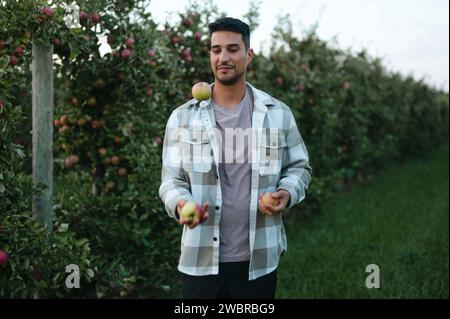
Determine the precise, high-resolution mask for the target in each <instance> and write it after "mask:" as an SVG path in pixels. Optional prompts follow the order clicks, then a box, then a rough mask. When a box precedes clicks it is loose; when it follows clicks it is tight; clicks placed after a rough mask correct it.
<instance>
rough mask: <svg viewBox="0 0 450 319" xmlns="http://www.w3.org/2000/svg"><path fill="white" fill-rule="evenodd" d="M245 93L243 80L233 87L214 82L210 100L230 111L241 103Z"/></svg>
mask: <svg viewBox="0 0 450 319" xmlns="http://www.w3.org/2000/svg"><path fill="white" fill-rule="evenodd" d="M245 91H246V87H245V81H244V80H242V81H239V82H238V83H236V84H233V85H223V84H222V83H220V82H219V81H215V82H214V88H213V91H212V98H213V100H214V102H215V103H216V104H218V105H220V106H222V107H225V108H227V109H232V108H233V107H234V106H236V105H237V104H239V103H240V102H241V101H242V99H243V98H244V96H245Z"/></svg>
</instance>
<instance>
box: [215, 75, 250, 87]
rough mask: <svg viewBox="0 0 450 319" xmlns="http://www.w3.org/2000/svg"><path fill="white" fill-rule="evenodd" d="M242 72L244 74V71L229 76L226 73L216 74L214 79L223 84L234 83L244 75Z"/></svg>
mask: <svg viewBox="0 0 450 319" xmlns="http://www.w3.org/2000/svg"><path fill="white" fill-rule="evenodd" d="M244 74H245V72H242V73H236V74H234V75H231V76H230V75H228V74H225V75H219V74H216V79H217V81H219V82H220V83H221V84H223V85H234V84H236V83H238V82H239V81H240V80H241V79H242V78H243V77H244Z"/></svg>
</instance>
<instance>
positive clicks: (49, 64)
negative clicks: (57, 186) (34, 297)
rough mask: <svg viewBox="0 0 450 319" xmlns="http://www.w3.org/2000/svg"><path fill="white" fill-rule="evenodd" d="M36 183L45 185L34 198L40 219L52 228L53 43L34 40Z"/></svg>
mask: <svg viewBox="0 0 450 319" xmlns="http://www.w3.org/2000/svg"><path fill="white" fill-rule="evenodd" d="M32 51H33V62H32V74H33V82H32V85H33V182H34V183H35V184H37V183H42V184H44V185H45V186H46V188H45V189H44V190H43V192H42V193H41V194H40V195H39V196H34V197H33V214H34V216H35V218H36V219H37V221H38V222H39V223H40V224H41V225H44V226H46V227H47V230H48V231H49V232H51V231H52V230H53V222H52V219H53V218H52V217H53V207H52V206H53V203H52V196H53V46H48V47H45V46H42V45H38V44H34V43H33V50H32Z"/></svg>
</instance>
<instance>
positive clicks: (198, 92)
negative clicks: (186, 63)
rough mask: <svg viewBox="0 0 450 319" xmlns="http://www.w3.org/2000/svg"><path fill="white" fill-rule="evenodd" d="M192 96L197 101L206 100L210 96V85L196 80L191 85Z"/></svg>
mask: <svg viewBox="0 0 450 319" xmlns="http://www.w3.org/2000/svg"><path fill="white" fill-rule="evenodd" d="M192 96H193V97H194V99H196V100H197V101H203V100H208V99H209V98H210V97H211V87H210V86H209V84H208V83H206V82H198V83H196V84H194V86H193V87H192Z"/></svg>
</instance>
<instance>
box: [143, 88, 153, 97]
mask: <svg viewBox="0 0 450 319" xmlns="http://www.w3.org/2000/svg"><path fill="white" fill-rule="evenodd" d="M145 93H146V94H147V96H152V95H153V88H152V87H151V86H149V87H148V88H147V90H146V91H145Z"/></svg>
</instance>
